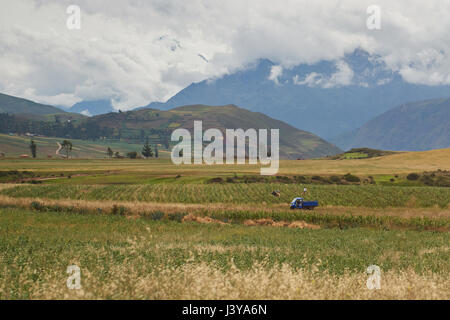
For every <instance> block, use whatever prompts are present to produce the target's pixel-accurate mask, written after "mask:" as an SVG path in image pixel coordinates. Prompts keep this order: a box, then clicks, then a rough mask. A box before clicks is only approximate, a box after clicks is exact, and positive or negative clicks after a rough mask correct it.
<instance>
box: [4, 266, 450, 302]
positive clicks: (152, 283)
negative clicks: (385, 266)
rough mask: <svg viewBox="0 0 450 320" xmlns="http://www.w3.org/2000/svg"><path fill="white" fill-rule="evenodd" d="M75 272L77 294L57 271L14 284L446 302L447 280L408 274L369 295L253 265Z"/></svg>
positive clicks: (65, 294) (101, 291) (38, 290)
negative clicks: (100, 274)
mask: <svg viewBox="0 0 450 320" xmlns="http://www.w3.org/2000/svg"><path fill="white" fill-rule="evenodd" d="M74 263H76V261H75V262H74ZM80 268H81V285H82V288H81V289H80V290H69V289H67V288H66V278H65V277H63V276H61V273H58V272H54V273H47V274H46V278H43V279H41V281H39V282H33V281H32V280H30V279H29V278H26V277H24V278H23V279H21V280H20V284H21V287H22V288H28V289H27V290H28V293H29V296H30V298H31V299H450V280H449V278H448V277H445V276H442V275H436V274H432V273H429V274H425V275H418V274H416V273H415V272H414V271H396V272H392V271H389V272H386V273H382V274H381V289H379V290H369V289H367V287H366V281H367V279H368V276H367V275H366V274H364V273H361V274H344V275H342V276H337V275H324V274H322V273H316V272H307V271H302V270H294V269H292V268H291V267H289V266H288V265H282V266H281V267H277V268H272V269H269V270H268V269H266V268H264V267H262V266H260V265H258V264H255V265H254V266H253V268H252V269H251V270H248V271H241V270H239V269H237V268H235V267H233V268H231V270H229V271H227V272H222V271H220V270H218V269H216V268H213V267H211V266H208V265H207V264H185V265H183V266H181V267H179V268H176V269H173V268H167V267H161V268H160V269H157V270H155V271H154V272H152V273H150V274H148V275H146V276H144V277H142V276H139V275H138V273H137V272H135V271H133V270H132V269H130V268H129V267H124V266H121V265H116V266H113V267H111V269H110V270H109V274H110V277H109V278H108V280H107V281H100V280H99V279H98V278H95V277H93V276H92V275H91V274H90V273H89V272H88V271H86V270H84V269H83V266H80ZM28 271H30V270H28ZM27 273H28V272H27V270H24V271H23V274H27ZM5 283H6V281H2V282H0V284H3V285H4V284H5ZM4 289H5V288H2V287H0V291H2V290H4Z"/></svg>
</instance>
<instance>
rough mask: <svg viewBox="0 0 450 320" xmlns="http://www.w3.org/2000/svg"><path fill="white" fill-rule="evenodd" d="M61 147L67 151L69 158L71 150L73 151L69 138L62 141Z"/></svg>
mask: <svg viewBox="0 0 450 320" xmlns="http://www.w3.org/2000/svg"><path fill="white" fill-rule="evenodd" d="M61 148H62V149H63V150H64V152H65V153H66V157H67V159H69V155H70V152H71V151H72V142H70V141H69V140H64V141H63V142H62V143H61Z"/></svg>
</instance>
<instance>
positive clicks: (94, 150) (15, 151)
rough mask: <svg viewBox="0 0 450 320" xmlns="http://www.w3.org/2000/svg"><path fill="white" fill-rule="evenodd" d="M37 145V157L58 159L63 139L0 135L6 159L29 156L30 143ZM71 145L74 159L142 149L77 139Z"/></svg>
mask: <svg viewBox="0 0 450 320" xmlns="http://www.w3.org/2000/svg"><path fill="white" fill-rule="evenodd" d="M31 140H34V142H35V143H36V144H37V145H38V148H37V157H38V158H47V157H48V156H51V157H53V158H60V157H61V156H59V155H58V154H56V150H57V149H58V144H57V143H58V142H59V143H61V142H62V141H63V140H64V139H63V138H52V137H38V136H35V137H28V136H19V135H12V136H10V135H6V134H0V152H3V153H4V154H5V155H6V157H17V156H20V155H22V154H27V155H29V153H30V149H29V145H30V141H31ZM71 142H72V144H73V150H72V152H71V156H73V157H75V158H106V157H107V154H106V150H107V148H108V147H111V148H112V149H113V150H114V151H119V152H120V153H121V154H126V153H127V152H130V151H137V152H139V151H140V150H141V149H142V145H139V144H131V143H127V142H124V141H102V140H97V141H85V140H78V139H71Z"/></svg>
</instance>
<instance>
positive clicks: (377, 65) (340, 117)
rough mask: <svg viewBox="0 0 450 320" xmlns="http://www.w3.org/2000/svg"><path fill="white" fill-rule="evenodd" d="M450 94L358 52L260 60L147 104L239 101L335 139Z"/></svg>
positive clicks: (166, 106)
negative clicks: (396, 110) (394, 111)
mask: <svg viewBox="0 0 450 320" xmlns="http://www.w3.org/2000/svg"><path fill="white" fill-rule="evenodd" d="M445 97H450V86H439V85H438V86H427V85H421V84H413V83H408V82H406V81H405V80H404V79H403V78H402V76H401V75H400V74H399V73H398V72H393V71H392V70H390V69H389V68H388V67H387V66H386V64H385V63H384V62H383V61H382V60H381V59H380V58H379V57H377V56H372V55H369V54H368V53H367V52H365V51H362V50H356V51H354V52H353V53H351V54H347V55H345V56H344V57H343V58H342V59H340V60H335V61H320V62H317V63H314V64H301V65H298V66H296V67H293V68H291V69H285V70H284V69H282V68H281V67H280V66H278V65H276V64H275V63H273V62H271V61H270V60H266V59H262V60H259V61H258V62H257V63H255V64H254V65H252V66H249V67H248V68H246V69H243V70H241V71H237V72H234V73H231V74H228V75H225V76H223V77H221V78H218V79H207V80H204V81H201V82H198V83H192V84H191V85H189V86H188V87H186V88H184V89H183V90H181V91H180V92H178V93H177V94H176V95H174V96H173V97H172V98H170V99H169V100H168V101H166V102H164V103H161V102H153V103H150V104H149V105H147V106H146V107H150V108H157V109H162V110H169V109H171V108H174V107H178V106H182V105H189V104H205V105H226V104H235V105H238V106H240V107H243V108H246V109H248V110H250V111H256V112H262V113H264V114H266V115H268V116H270V117H273V118H276V119H279V120H282V121H285V122H287V123H289V124H290V125H292V126H294V127H297V128H300V129H302V130H306V131H309V132H312V133H314V134H317V135H319V136H320V137H323V138H325V139H331V138H334V137H336V136H339V135H341V134H343V133H346V132H348V131H351V130H354V129H357V128H359V127H361V126H362V125H363V124H364V123H365V122H367V121H369V120H371V119H373V118H374V117H376V116H378V115H380V114H382V113H383V112H385V111H387V110H389V109H390V108H393V107H395V106H397V105H400V104H403V103H407V102H414V101H421V100H428V99H434V98H445Z"/></svg>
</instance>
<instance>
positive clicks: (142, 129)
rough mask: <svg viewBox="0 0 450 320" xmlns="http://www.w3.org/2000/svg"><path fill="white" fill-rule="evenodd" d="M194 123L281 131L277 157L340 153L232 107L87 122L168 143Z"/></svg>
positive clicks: (110, 116) (152, 111) (140, 112)
mask: <svg viewBox="0 0 450 320" xmlns="http://www.w3.org/2000/svg"><path fill="white" fill-rule="evenodd" d="M194 120H202V121H203V130H206V129H208V128H218V129H220V130H222V131H224V130H225V128H228V129H234V128H235V129H237V128H242V129H244V130H246V129H249V128H254V129H280V157H282V158H289V159H297V158H315V157H322V156H326V155H333V154H336V153H339V152H340V150H339V149H338V148H337V147H335V146H333V145H332V144H330V143H328V142H326V141H325V140H323V139H321V138H319V137H318V136H316V135H314V134H312V133H309V132H306V131H302V130H299V129H296V128H294V127H292V126H290V125H288V124H286V123H285V122H282V121H279V120H275V119H273V118H270V117H268V116H266V115H264V114H262V113H259V112H251V111H248V110H246V109H242V108H239V107H237V106H235V105H226V106H205V105H191V106H183V107H179V108H175V109H172V110H169V111H161V110H156V109H141V110H136V111H128V112H121V113H108V114H103V115H98V116H95V117H92V118H90V119H88V120H87V121H88V122H95V123H96V124H97V125H99V126H102V127H104V126H106V127H108V128H111V129H114V130H116V134H120V137H121V138H129V139H139V137H140V136H150V138H151V139H156V140H157V141H159V142H160V143H163V144H168V139H169V138H170V133H171V132H172V131H173V129H175V128H178V127H180V128H185V129H188V130H190V131H191V132H192V129H193V125H194ZM117 132H120V133H117Z"/></svg>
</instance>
